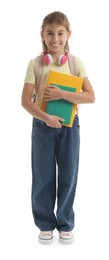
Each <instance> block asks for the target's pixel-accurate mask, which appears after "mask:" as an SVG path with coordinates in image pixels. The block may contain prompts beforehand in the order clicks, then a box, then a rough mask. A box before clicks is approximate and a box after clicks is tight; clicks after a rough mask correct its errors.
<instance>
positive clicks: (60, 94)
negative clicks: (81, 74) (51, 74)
mask: <svg viewBox="0 0 109 260" xmlns="http://www.w3.org/2000/svg"><path fill="white" fill-rule="evenodd" d="M44 97H45V99H46V101H50V100H54V99H65V100H67V101H69V102H72V103H74V104H84V103H94V102H95V95H94V91H93V88H92V86H91V83H90V81H89V80H88V78H84V82H83V86H82V92H78V93H77V92H76V93H75V92H69V91H65V90H61V89H59V88H58V87H55V86H48V88H47V89H45V94H44Z"/></svg>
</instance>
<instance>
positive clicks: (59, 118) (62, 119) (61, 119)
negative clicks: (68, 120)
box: [57, 116, 65, 122]
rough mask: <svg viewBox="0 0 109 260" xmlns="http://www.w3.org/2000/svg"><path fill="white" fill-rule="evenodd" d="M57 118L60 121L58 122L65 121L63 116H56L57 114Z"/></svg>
mask: <svg viewBox="0 0 109 260" xmlns="http://www.w3.org/2000/svg"><path fill="white" fill-rule="evenodd" d="M57 120H58V121H60V122H64V121H65V119H64V118H62V117H58V116H57Z"/></svg>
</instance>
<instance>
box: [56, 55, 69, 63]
mask: <svg viewBox="0 0 109 260" xmlns="http://www.w3.org/2000/svg"><path fill="white" fill-rule="evenodd" d="M67 60H68V55H60V57H59V59H58V64H59V65H64V64H65V63H66V61H67Z"/></svg>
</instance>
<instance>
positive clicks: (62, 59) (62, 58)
mask: <svg viewBox="0 0 109 260" xmlns="http://www.w3.org/2000/svg"><path fill="white" fill-rule="evenodd" d="M43 58H44V62H45V64H46V65H49V64H51V63H52V61H53V58H52V56H51V54H49V53H47V54H46V53H45V54H44V55H43ZM67 60H68V52H66V53H65V55H63V54H61V55H60V56H59V58H58V64H59V65H64V64H65V63H66V61H67Z"/></svg>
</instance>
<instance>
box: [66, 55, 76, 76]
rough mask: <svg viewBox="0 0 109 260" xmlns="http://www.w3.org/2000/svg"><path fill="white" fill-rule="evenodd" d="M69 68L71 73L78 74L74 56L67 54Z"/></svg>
mask: <svg viewBox="0 0 109 260" xmlns="http://www.w3.org/2000/svg"><path fill="white" fill-rule="evenodd" d="M68 61H69V68H70V72H71V74H72V75H75V76H78V66H77V61H76V57H75V56H74V55H71V54H69V56H68Z"/></svg>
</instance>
